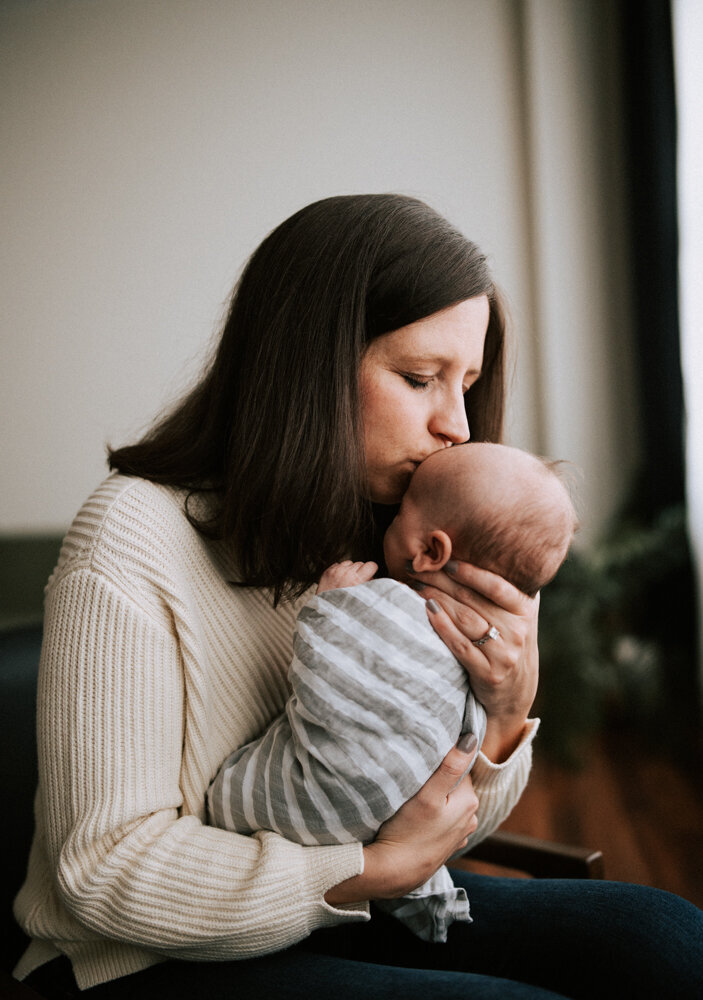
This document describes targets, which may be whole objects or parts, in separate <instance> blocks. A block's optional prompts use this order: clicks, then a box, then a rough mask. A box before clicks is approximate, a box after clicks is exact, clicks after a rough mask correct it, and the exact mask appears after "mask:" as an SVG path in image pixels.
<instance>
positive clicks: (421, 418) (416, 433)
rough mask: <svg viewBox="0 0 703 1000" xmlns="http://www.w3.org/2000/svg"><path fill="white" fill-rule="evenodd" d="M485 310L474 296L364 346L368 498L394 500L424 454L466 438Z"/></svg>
mask: <svg viewBox="0 0 703 1000" xmlns="http://www.w3.org/2000/svg"><path fill="white" fill-rule="evenodd" d="M488 314H489V307H488V298H487V297H486V296H485V295H481V296H479V297H477V298H475V299H467V300H466V301H465V302H459V303H457V305H454V306H450V307H449V308H448V309H442V310H441V312H438V313H434V314H433V315H432V316H428V317H426V318H425V319H421V320H418V321H417V322H416V323H410V324H409V325H408V326H403V327H401V328H400V329H399V330H394V331H393V332H392V333H385V334H383V335H382V336H380V337H376V339H375V340H372V341H371V343H370V344H369V346H368V347H367V348H366V351H365V353H364V356H363V358H362V362H361V373H360V389H361V407H362V416H363V421H364V449H365V454H366V470H367V475H368V484H369V494H370V498H371V499H372V500H375V501H376V502H378V503H387V504H391V503H398V502H399V501H400V500H401V499H402V496H403V494H404V492H405V490H406V489H407V486H408V483H409V482H410V477H411V476H412V474H413V472H414V471H415V469H416V468H417V466H418V465H419V464H420V462H421V461H422V460H423V459H425V458H427V456H428V455H431V454H432V452H434V451H438V450H439V449H440V448H448V447H449V446H450V445H453V444H459V443H461V442H462V441H467V440H468V438H469V425H468V421H467V419H466V410H465V407H464V395H465V394H466V393H467V392H468V391H469V389H470V388H471V386H472V385H473V384H474V382H475V381H476V379H477V378H478V377H479V375H480V374H481V365H482V362H483V346H484V342H485V339H486V330H487V329H488Z"/></svg>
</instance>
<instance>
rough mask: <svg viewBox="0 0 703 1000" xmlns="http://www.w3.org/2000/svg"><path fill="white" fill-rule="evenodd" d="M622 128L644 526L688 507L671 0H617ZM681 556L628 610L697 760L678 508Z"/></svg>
mask: <svg viewBox="0 0 703 1000" xmlns="http://www.w3.org/2000/svg"><path fill="white" fill-rule="evenodd" d="M619 10H620V17H621V21H620V38H621V65H622V74H623V76H622V87H623V90H622V93H623V110H624V123H623V124H624V132H623V138H624V141H625V147H626V164H627V171H628V192H629V217H630V239H631V260H632V286H633V287H632V293H633V296H632V301H633V306H634V329H635V345H636V350H637V357H638V371H637V377H638V385H639V403H640V413H641V421H642V429H643V441H644V457H643V462H642V467H641V470H640V475H639V477H638V480H637V482H636V484H635V488H634V489H633V493H632V497H631V502H630V505H629V510H628V511H627V517H628V518H629V519H630V520H631V521H632V520H634V521H635V522H636V523H638V524H639V525H643V526H645V527H647V526H651V525H656V524H657V523H658V522H659V523H660V522H661V519H662V516H663V514H664V512H667V511H669V512H670V511H672V510H675V509H676V508H677V506H678V508H679V510H682V509H684V504H685V475H684V462H685V452H684V401H683V382H682V374H681V354H680V339H679V308H678V224H677V211H678V206H677V187H676V93H675V77H674V51H673V33H672V13H671V4H670V2H669V0H621V4H620V8H619ZM680 523H681V528H680V537H679V538H678V539H676V545H677V546H678V547H679V557H678V558H677V559H670V560H669V562H670V565H669V566H668V567H667V565H666V559H662V560H661V562H662V565H663V568H662V570H661V572H656V567H654V568H653V571H652V573H651V577H650V579H647V574H646V573H645V574H644V576H643V582H642V584H641V585H640V586H636V585H635V586H633V588H632V602H631V607H630V609H629V614H630V616H631V618H632V621H633V622H634V624H635V626H636V628H637V630H638V631H639V632H640V634H643V635H645V636H649V637H651V638H653V639H655V640H656V641H657V643H658V644H659V645H660V648H661V649H662V650H663V651H664V665H663V670H662V674H663V675H664V676H663V677H662V678H661V686H662V690H663V698H662V703H661V704H659V706H658V709H659V710H660V711H661V713H662V714H664V713H666V715H667V719H668V723H669V724H668V725H667V727H666V729H667V732H666V738H667V739H668V740H669V742H670V744H671V745H673V746H674V747H675V748H676V749H678V750H679V751H680V753H681V754H682V755H683V756H688V757H690V756H691V755H692V752H693V755H694V756H695V757H696V759H698V760H700V729H699V720H698V712H697V710H696V706H697V704H698V680H697V671H696V662H697V655H696V646H697V626H696V610H695V600H694V574H693V568H692V560H691V556H690V550H689V548H688V542H687V537H686V532H685V521H684V519H683V517H682V518H681V522H680Z"/></svg>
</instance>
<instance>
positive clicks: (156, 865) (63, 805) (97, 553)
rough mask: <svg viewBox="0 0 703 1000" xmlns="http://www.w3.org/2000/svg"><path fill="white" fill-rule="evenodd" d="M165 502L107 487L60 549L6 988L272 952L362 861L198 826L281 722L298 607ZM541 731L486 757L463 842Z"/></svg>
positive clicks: (508, 801) (515, 789)
mask: <svg viewBox="0 0 703 1000" xmlns="http://www.w3.org/2000/svg"><path fill="white" fill-rule="evenodd" d="M183 504H184V497H183V494H182V493H180V492H179V491H177V490H174V489H171V488H167V487H161V486H156V485H154V484H152V483H149V482H146V481H144V480H141V479H134V478H129V477H126V476H121V475H113V476H110V477H109V478H108V479H107V480H106V481H105V482H104V483H103V484H102V486H101V487H100V488H99V489H98V490H97V491H96V492H95V493H94V494H93V496H92V497H91V498H90V499H89V500H88V501H87V502H86V504H85V505H84V506H83V508H82V509H81V511H80V512H79V514H78V515H77V517H76V520H75V521H74V523H73V525H72V527H71V529H70V531H69V533H68V535H67V536H66V539H65V541H64V545H63V548H62V550H61V555H60V558H59V562H58V565H57V567H56V570H55V571H54V573H53V575H52V577H51V579H50V580H49V584H48V586H47V591H46V614H45V624H44V645H43V649H42V656H41V664H40V672H39V695H38V744H39V789H38V793H37V800H36V832H35V837H34V842H33V845H32V850H31V855H30V860H29V868H28V873H27V878H26V881H25V883H24V885H23V887H22V889H21V891H20V893H19V895H18V897H17V900H16V903H15V914H16V916H17V918H18V920H19V922H20V924H21V925H22V926H23V927H24V929H25V931H26V932H27V933H28V934H29V935H30V937H31V938H32V943H31V944H30V946H29V948H28V950H27V952H26V953H25V955H24V956H23V958H22V959H21V960H20V963H19V965H18V966H17V969H16V970H15V975H16V976H17V977H18V978H23V977H24V976H26V975H28V974H29V972H30V971H32V969H34V968H36V967H37V966H38V965H40V964H42V963H43V962H45V961H47V960H49V959H50V958H52V957H54V956H56V955H58V954H60V953H64V954H66V955H67V956H68V957H69V958H70V959H71V961H72V963H73V969H74V973H75V976H76V980H77V982H78V985H79V986H80V987H81V988H82V989H85V988H86V987H89V986H92V985H95V984H97V983H99V982H104V981H105V980H108V979H113V978H116V977H118V976H123V975H126V974H128V973H131V972H136V971H138V970H140V969H144V968H147V967H148V966H150V965H153V964H154V963H156V962H159V961H162V960H163V959H164V958H190V959H198V960H225V959H238V958H246V957H250V956H254V955H261V954H264V953H266V952H273V951H277V950H280V949H282V948H285V947H286V946H289V945H291V944H293V943H294V942H296V941H299V940H301V939H302V938H304V937H305V936H307V935H308V934H310V932H311V931H313V930H315V929H316V928H318V927H325V926H329V925H333V924H338V923H342V922H346V921H356V920H366V919H368V906H363V905H361V906H358V905H357V906H353V907H352V906H349V907H340V908H335V907H331V906H329V905H328V904H327V903H326V902H325V901H324V898H323V897H324V894H325V892H326V891H327V890H328V889H329V888H330V887H331V886H333V885H336V884H337V883H339V882H341V881H343V880H344V879H346V878H349V877H350V876H352V875H356V874H359V873H360V872H361V871H362V868H363V854H362V847H361V845H360V844H358V843H355V844H344V845H340V846H332V847H301V846H299V845H296V844H292V843H289V842H288V841H286V840H284V839H283V838H281V837H280V836H277V835H276V834H273V833H268V832H262V833H259V834H256V835H254V836H252V837H244V836H240V835H238V834H234V833H231V832H228V831H225V830H217V829H214V828H212V827H208V826H206V825H205V824H204V817H205V794H206V791H207V788H208V785H209V783H210V781H211V780H212V778H213V777H214V775H215V773H216V771H217V768H218V766H219V765H220V764H221V762H222V761H223V759H224V758H225V757H226V756H227V755H228V754H229V753H230V752H231V751H232V750H233V749H234V748H236V747H239V746H242V745H243V744H244V743H246V742H248V741H249V740H251V739H252V738H253V737H255V736H257V735H258V734H260V733H261V732H262V731H263V730H264V729H265V728H266V727H267V726H268V725H269V724H270V722H271V721H272V720H273V719H274V718H276V716H278V715H279V714H280V713H281V711H282V710H283V707H284V704H285V702H286V699H287V697H288V693H289V691H288V683H287V668H288V664H289V661H290V657H291V643H292V635H293V625H294V621H295V615H296V611H297V607H298V605H295V604H283V605H281V606H279V608H278V609H277V610H275V611H274V609H273V608H272V606H271V602H270V599H269V597H268V595H267V594H266V593H264V592H262V591H259V590H247V589H240V588H235V587H233V586H232V585H231V583H230V582H229V581H231V580H232V579H235V572H234V569H233V567H232V566H230V565H228V563H227V559H226V558H225V557H224V556H223V554H222V551H221V549H220V548H219V547H218V546H217V545H215V544H212V543H210V542H207V541H206V540H205V539H203V538H202V537H201V536H200V535H199V534H198V533H197V532H196V531H195V530H194V529H193V528H192V527H191V525H190V524H189V523H188V521H187V519H186V517H185V516H184V512H183ZM535 730H536V723H532V724H530V725H528V727H527V728H526V732H525V735H524V737H523V741H522V743H521V744H520V746H519V747H518V749H517V750H516V751H515V753H514V754H513V755H512V757H511V758H510V760H508V761H506V762H505V763H504V764H501V765H498V766H497V765H494V764H492V763H490V762H489V761H488V760H486V759H485V757H483V756H481V757H479V759H478V761H477V762H476V764H475V766H474V770H473V780H474V786H475V788H476V792H477V794H478V796H479V799H480V810H479V828H478V830H477V831H476V833H475V834H474V836H473V838H472V839H473V840H479V839H481V838H482V837H484V836H486V835H487V834H488V833H489V832H490V831H491V830H493V829H495V828H496V827H497V826H498V825H499V823H500V822H501V821H502V820H503V819H504V817H505V816H506V815H507V814H508V812H509V811H510V810H511V809H512V807H513V805H514V804H515V802H516V801H517V799H518V798H519V796H520V793H521V792H522V789H523V787H524V785H525V782H526V781H527V776H528V772H529V769H530V763H531V741H532V738H533V736H534V732H535Z"/></svg>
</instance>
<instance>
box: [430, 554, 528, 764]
mask: <svg viewBox="0 0 703 1000" xmlns="http://www.w3.org/2000/svg"><path fill="white" fill-rule="evenodd" d="M413 575H414V576H415V579H416V580H417V583H418V584H419V586H418V587H417V590H418V592H419V593H420V594H421V595H422V597H424V598H425V599H426V600H427V602H428V609H427V610H428V617H429V620H430V622H431V624H432V627H433V628H434V630H435V632H436V633H437V634H438V635H439V637H440V639H442V640H443V642H444V643H445V644H446V645H447V646H448V647H449V649H450V650H451V651H452V653H453V654H454V656H455V657H456V658H457V660H458V661H459V662H460V663H461V664H462V666H463V667H464V669H465V670H466V671H467V672H468V674H469V677H470V678H471V687H472V688H473V691H474V694H475V695H476V697H477V698H478V700H479V701H480V702H481V703H482V705H483V706H484V708H485V709H486V715H487V717H488V727H487V730H486V737H485V739H484V743H483V747H482V750H483V752H484V753H485V754H486V756H487V757H488V758H489V759H490V760H493V761H495V762H496V763H500V762H501V761H503V760H506V759H507V758H508V757H509V756H510V754H511V753H512V752H513V750H514V749H515V747H516V746H517V745H518V743H519V742H520V737H521V735H522V732H523V729H524V727H525V722H526V720H527V716H528V713H529V711H530V708H531V707H532V703H533V701H534V699H535V695H536V693H537V680H538V673H539V652H538V649H537V614H538V611H539V594H538V595H537V596H536V597H534V598H530V597H527V596H526V595H525V594H523V593H522V592H521V591H519V590H518V589H517V588H516V587H513V586H512V584H510V583H508V582H507V581H506V580H503V579H502V577H500V576H497V575H496V574H495V573H491V572H490V571H488V570H484V569H479V568H478V567H477V566H472V565H470V564H469V563H465V562H458V561H456V560H450V562H448V563H447V565H446V566H445V568H444V570H443V571H442V572H439V573H420V574H416V575H415V574H413ZM492 628H493V629H497V630H498V633H499V635H498V636H497V637H495V638H489V639H487V640H486V641H485V642H483V643H482V644H481V645H478V646H477V645H476V642H477V640H479V639H483V638H484V637H486V636H487V634H488V632H489V630H490V629H492Z"/></svg>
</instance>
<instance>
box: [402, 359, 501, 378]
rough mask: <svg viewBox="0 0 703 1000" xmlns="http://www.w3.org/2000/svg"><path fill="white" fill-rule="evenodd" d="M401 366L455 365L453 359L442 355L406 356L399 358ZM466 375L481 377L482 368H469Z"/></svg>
mask: <svg viewBox="0 0 703 1000" xmlns="http://www.w3.org/2000/svg"><path fill="white" fill-rule="evenodd" d="M399 361H400V363H401V364H404V365H413V364H428V363H429V364H434V365H451V364H454V361H453V359H452V358H445V357H443V355H441V354H406V355H402V356H401V357H400V358H399ZM465 374H466V375H480V374H481V369H480V368H475V367H473V368H467V369H466V372H465Z"/></svg>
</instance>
